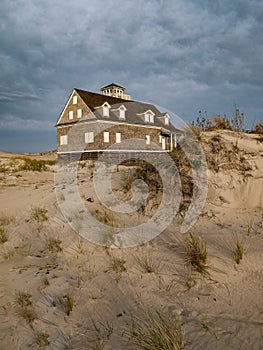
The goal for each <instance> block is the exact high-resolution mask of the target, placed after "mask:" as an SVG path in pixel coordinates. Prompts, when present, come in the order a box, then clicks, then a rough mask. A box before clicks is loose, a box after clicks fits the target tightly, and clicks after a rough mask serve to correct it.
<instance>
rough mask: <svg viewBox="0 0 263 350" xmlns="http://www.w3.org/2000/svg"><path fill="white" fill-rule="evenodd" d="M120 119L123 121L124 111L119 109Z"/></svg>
mask: <svg viewBox="0 0 263 350" xmlns="http://www.w3.org/2000/svg"><path fill="white" fill-rule="evenodd" d="M120 119H125V109H120Z"/></svg>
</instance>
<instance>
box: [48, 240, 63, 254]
mask: <svg viewBox="0 0 263 350" xmlns="http://www.w3.org/2000/svg"><path fill="white" fill-rule="evenodd" d="M61 244H62V241H61V240H60V239H56V238H50V239H49V240H48V250H49V251H50V252H51V253H58V252H62V247H61Z"/></svg>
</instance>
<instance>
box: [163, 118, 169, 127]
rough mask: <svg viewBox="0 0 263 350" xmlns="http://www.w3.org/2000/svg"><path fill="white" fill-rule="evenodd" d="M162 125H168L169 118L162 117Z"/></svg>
mask: <svg viewBox="0 0 263 350" xmlns="http://www.w3.org/2000/svg"><path fill="white" fill-rule="evenodd" d="M164 124H165V125H169V117H164Z"/></svg>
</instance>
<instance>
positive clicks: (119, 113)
mask: <svg viewBox="0 0 263 350" xmlns="http://www.w3.org/2000/svg"><path fill="white" fill-rule="evenodd" d="M111 111H112V112H115V113H116V115H117V117H118V118H119V119H121V120H125V118H126V111H127V108H126V107H125V106H124V105H121V106H120V107H118V108H115V109H112V110H111Z"/></svg>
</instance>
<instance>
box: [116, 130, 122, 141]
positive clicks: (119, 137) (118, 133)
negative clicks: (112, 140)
mask: <svg viewBox="0 0 263 350" xmlns="http://www.w3.org/2000/svg"><path fill="white" fill-rule="evenodd" d="M116 143H121V133H120V132H116Z"/></svg>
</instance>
